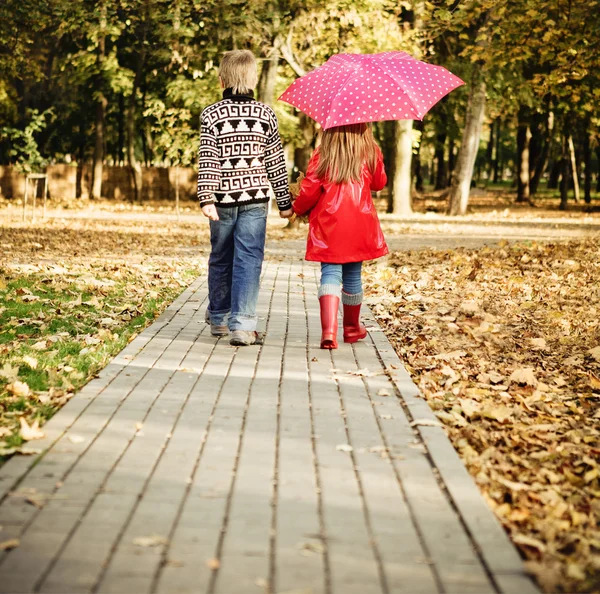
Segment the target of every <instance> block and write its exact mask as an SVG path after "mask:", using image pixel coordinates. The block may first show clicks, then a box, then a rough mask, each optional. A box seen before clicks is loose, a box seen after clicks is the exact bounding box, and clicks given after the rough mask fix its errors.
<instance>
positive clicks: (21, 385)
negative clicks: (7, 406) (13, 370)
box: [6, 381, 31, 398]
mask: <svg viewBox="0 0 600 594" xmlns="http://www.w3.org/2000/svg"><path fill="white" fill-rule="evenodd" d="M6 390H7V391H8V392H10V393H11V394H14V395H15V396H22V397H23V398H24V397H26V396H29V394H31V390H30V388H29V385H28V384H27V383H26V382H19V381H16V382H13V383H12V384H8V385H7V386H6Z"/></svg>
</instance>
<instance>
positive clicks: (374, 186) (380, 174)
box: [371, 151, 387, 192]
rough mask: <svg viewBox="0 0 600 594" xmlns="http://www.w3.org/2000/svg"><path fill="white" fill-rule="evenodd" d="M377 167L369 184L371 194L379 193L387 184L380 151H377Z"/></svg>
mask: <svg viewBox="0 0 600 594" xmlns="http://www.w3.org/2000/svg"><path fill="white" fill-rule="evenodd" d="M378 153H379V154H378V158H377V165H376V166H375V171H373V181H372V182H371V190H373V192H379V191H380V190H383V188H385V184H387V175H386V174H385V167H384V165H383V155H382V154H381V151H378Z"/></svg>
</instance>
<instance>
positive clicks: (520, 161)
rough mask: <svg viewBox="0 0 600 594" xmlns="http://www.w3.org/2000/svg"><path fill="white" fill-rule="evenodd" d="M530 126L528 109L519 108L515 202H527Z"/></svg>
mask: <svg viewBox="0 0 600 594" xmlns="http://www.w3.org/2000/svg"><path fill="white" fill-rule="evenodd" d="M530 143H531V128H530V125H529V110H528V109H527V108H526V107H521V108H520V109H519V115H518V128H517V163H516V166H517V202H529V147H530Z"/></svg>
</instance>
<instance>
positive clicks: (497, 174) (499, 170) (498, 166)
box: [493, 118, 502, 184]
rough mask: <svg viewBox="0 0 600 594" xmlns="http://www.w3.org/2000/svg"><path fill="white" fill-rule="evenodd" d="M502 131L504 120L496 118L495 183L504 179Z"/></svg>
mask: <svg viewBox="0 0 600 594" xmlns="http://www.w3.org/2000/svg"><path fill="white" fill-rule="evenodd" d="M501 133H502V120H501V119H500V118H496V150H495V151H494V167H493V169H494V173H493V176H494V177H493V180H494V183H495V184H498V183H500V182H501V181H502V161H501V159H500V148H501V146H500V136H501Z"/></svg>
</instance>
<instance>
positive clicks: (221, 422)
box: [155, 343, 260, 594]
mask: <svg viewBox="0 0 600 594" xmlns="http://www.w3.org/2000/svg"><path fill="white" fill-rule="evenodd" d="M222 348H223V349H227V350H229V351H230V352H233V351H234V349H232V347H229V346H225V345H223V346H221V343H219V345H217V352H218V351H219V350H220V349H222ZM259 353H260V349H259V347H242V348H239V349H235V358H234V360H233V364H232V367H231V369H230V370H229V373H228V375H227V376H226V378H225V381H224V383H223V385H222V389H221V393H220V396H219V400H218V404H217V407H216V410H215V411H214V414H213V416H212V422H211V425H210V430H209V432H208V434H207V436H206V443H205V445H204V449H203V452H202V457H201V459H200V461H199V465H198V467H197V469H196V472H195V474H194V477H193V482H192V485H191V488H190V491H189V493H188V495H187V497H186V500H185V502H184V504H183V507H182V510H181V514H180V516H179V517H178V519H177V524H176V527H175V529H174V531H173V534H172V537H171V542H170V546H169V548H168V550H167V552H166V556H167V559H168V561H167V563H166V564H165V565H164V567H162V568H161V570H160V573H159V575H158V577H157V582H156V584H155V590H156V591H157V592H168V593H169V594H171V593H182V592H190V593H196V592H203V591H208V590H209V589H212V586H213V585H214V584H213V580H214V576H215V575H216V573H215V572H216V565H215V564H214V563H213V562H212V561H211V560H212V559H215V558H218V557H219V555H220V546H221V544H222V541H221V537H222V534H224V533H225V531H226V529H227V524H228V513H229V504H230V494H231V489H232V486H233V485H234V481H235V471H236V466H237V460H238V450H239V446H240V440H241V439H243V434H242V429H243V424H244V419H245V414H246V405H247V400H248V396H249V391H250V387H251V385H252V380H253V377H254V372H255V367H256V363H257V359H258V355H259ZM206 373H207V372H206V371H205V372H204V374H206Z"/></svg>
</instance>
